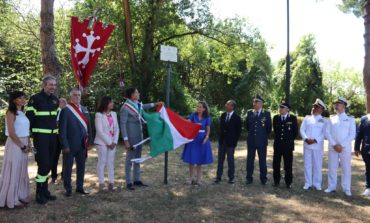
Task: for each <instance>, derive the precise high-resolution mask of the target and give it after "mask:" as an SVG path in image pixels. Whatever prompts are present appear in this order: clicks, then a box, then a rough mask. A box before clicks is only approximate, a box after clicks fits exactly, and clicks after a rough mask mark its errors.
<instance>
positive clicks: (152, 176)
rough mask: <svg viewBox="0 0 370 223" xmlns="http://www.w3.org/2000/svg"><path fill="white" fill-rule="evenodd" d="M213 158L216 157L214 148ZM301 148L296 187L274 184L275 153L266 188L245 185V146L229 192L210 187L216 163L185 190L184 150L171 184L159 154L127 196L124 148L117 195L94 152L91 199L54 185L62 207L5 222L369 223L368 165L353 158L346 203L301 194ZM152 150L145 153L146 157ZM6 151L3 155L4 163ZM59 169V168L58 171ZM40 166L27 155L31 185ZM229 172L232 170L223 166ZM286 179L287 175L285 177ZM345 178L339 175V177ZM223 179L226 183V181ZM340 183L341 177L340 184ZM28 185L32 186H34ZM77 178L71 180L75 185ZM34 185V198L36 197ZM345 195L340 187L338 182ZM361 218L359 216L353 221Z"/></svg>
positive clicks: (2, 216) (336, 197)
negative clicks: (104, 180) (100, 175)
mask: <svg viewBox="0 0 370 223" xmlns="http://www.w3.org/2000/svg"><path fill="white" fill-rule="evenodd" d="M212 145H213V154H217V145H216V144H215V143H213V144H212ZM301 147H302V144H301V143H300V142H297V145H296V151H295V152H294V167H293V171H294V179H293V188H292V189H291V190H288V189H286V188H285V187H284V185H283V184H282V186H281V187H279V188H274V187H272V186H271V183H272V147H271V146H269V148H268V157H267V160H268V177H269V179H270V181H269V183H268V184H267V185H265V186H262V185H261V184H260V183H259V180H255V181H254V183H253V184H251V185H248V186H246V185H245V174H246V171H245V168H246V143H245V142H244V141H241V142H240V143H239V146H238V148H237V150H236V153H235V158H236V183H235V184H234V185H230V184H228V183H227V181H226V179H225V180H224V181H222V182H221V183H220V184H218V185H214V184H213V183H212V182H213V180H214V178H215V175H216V167H217V165H216V163H217V157H216V156H214V163H213V164H211V165H207V166H204V168H203V174H204V181H203V182H204V184H203V185H201V186H191V185H185V184H184V183H185V181H186V178H187V174H188V173H187V171H188V168H187V165H186V164H184V163H183V162H182V161H181V160H180V157H181V152H182V148H179V149H178V150H176V151H174V152H170V153H169V172H168V176H169V177H168V181H169V184H168V185H164V184H163V169H164V163H163V160H164V158H163V157H164V156H163V155H160V156H158V157H156V158H154V159H152V160H148V161H146V162H145V163H144V164H143V165H142V177H143V181H144V182H145V183H147V184H149V187H148V188H137V189H136V190H135V191H128V190H126V189H124V185H125V181H124V160H125V153H124V151H123V149H122V146H120V148H119V150H118V151H117V153H116V163H115V166H116V174H115V178H116V184H117V185H118V186H121V187H123V188H120V189H119V191H117V192H115V193H100V192H98V179H97V176H96V163H97V156H96V152H95V151H94V150H93V151H91V152H90V155H89V158H88V161H87V165H86V178H85V186H86V188H87V189H89V190H90V191H91V192H92V193H91V195H89V196H79V195H77V194H73V195H72V197H70V198H66V197H64V196H63V195H62V194H63V192H64V190H63V186H62V184H61V183H60V182H59V184H57V185H50V190H51V191H52V192H53V193H56V194H57V196H58V200H57V201H55V202H49V203H48V204H47V205H46V206H40V205H37V204H36V203H35V202H34V200H33V201H32V203H31V204H30V206H29V207H28V208H26V209H23V210H0V222H10V221H12V222H14V221H15V222H51V221H53V222H297V221H298V222H322V221H323V219H325V221H328V222H366V221H368V219H369V218H370V208H369V205H370V199H368V198H363V197H361V196H359V194H360V193H361V192H362V190H363V179H364V178H363V174H364V165H363V162H362V160H360V159H353V163H352V164H353V165H352V166H353V167H352V185H353V186H352V189H353V194H354V196H353V197H351V198H347V197H345V196H344V195H342V193H340V192H338V193H335V194H325V193H324V192H323V191H304V190H303V189H302V186H303V182H304V177H303V157H302V155H303V154H302V149H301ZM147 153H148V151H147V149H145V151H144V154H147ZM2 155H3V148H1V149H0V160H1V161H0V162H2ZM326 157H327V155H326V154H325V161H324V168H323V181H324V182H323V188H325V186H326V185H327V159H326ZM59 169H60V168H59ZM35 170H36V165H35V163H34V159H33V158H32V156H30V168H29V172H30V178H31V179H32V180H33V177H34V176H35ZM224 170H225V171H224V172H227V164H226V162H225V169H224ZM282 173H284V172H283V171H282ZM338 175H339V176H340V173H339V174H338ZM224 178H226V176H224ZM254 178H255V179H259V168H258V156H256V162H255V172H254ZM339 179H340V178H339ZM32 180H31V181H32ZM74 180H75V175H73V182H75V181H74ZM34 186H35V185H34V183H33V182H32V184H31V187H32V198H34ZM338 189H339V190H340V181H339V180H338ZM353 213H359V214H353Z"/></svg>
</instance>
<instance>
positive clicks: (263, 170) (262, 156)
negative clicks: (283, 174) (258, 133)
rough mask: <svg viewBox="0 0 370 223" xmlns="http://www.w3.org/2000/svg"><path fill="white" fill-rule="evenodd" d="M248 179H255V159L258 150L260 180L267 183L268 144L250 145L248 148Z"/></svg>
mask: <svg viewBox="0 0 370 223" xmlns="http://www.w3.org/2000/svg"><path fill="white" fill-rule="evenodd" d="M247 151H248V154H247V176H246V179H247V181H253V172H254V159H255V157H256V151H257V153H258V162H259V166H260V180H261V183H266V181H267V164H266V154H267V146H263V147H255V146H254V145H249V144H248V148H247Z"/></svg>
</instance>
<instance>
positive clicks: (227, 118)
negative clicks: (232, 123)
mask: <svg viewBox="0 0 370 223" xmlns="http://www.w3.org/2000/svg"><path fill="white" fill-rule="evenodd" d="M229 120H230V113H227V116H226V122H229Z"/></svg>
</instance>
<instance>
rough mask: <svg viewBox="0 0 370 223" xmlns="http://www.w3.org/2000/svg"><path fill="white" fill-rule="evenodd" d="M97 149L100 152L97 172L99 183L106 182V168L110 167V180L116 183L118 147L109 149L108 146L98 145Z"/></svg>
mask: <svg viewBox="0 0 370 223" xmlns="http://www.w3.org/2000/svg"><path fill="white" fill-rule="evenodd" d="M96 150H97V152H98V164H97V167H96V169H97V172H98V177H99V183H100V184H103V183H104V170H105V167H106V166H107V167H108V181H109V183H114V158H115V155H116V148H114V149H113V150H112V149H109V148H108V147H107V146H101V145H96Z"/></svg>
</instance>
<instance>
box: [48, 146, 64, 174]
mask: <svg viewBox="0 0 370 223" xmlns="http://www.w3.org/2000/svg"><path fill="white" fill-rule="evenodd" d="M61 151H62V145H61V143H60V140H59V139H58V140H57V146H56V149H55V153H54V157H53V161H52V163H51V178H53V179H56V178H57V177H58V162H59V157H60V153H61ZM62 163H63V162H62ZM60 175H61V176H62V177H63V167H62V172H61V173H60Z"/></svg>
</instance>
